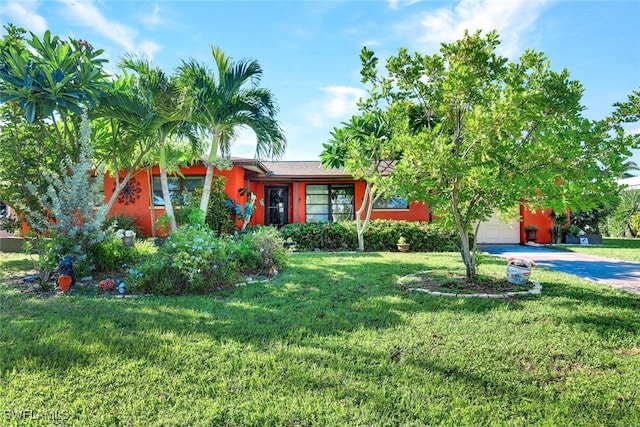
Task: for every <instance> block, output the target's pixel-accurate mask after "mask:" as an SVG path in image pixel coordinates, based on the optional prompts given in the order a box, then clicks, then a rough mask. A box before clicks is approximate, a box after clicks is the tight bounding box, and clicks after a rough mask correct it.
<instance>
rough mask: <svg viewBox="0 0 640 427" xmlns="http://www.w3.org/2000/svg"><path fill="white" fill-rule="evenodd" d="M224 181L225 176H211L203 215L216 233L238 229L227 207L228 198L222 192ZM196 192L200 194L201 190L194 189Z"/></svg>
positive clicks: (225, 180) (231, 231)
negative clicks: (207, 202) (207, 200)
mask: <svg viewBox="0 0 640 427" xmlns="http://www.w3.org/2000/svg"><path fill="white" fill-rule="evenodd" d="M226 183H227V178H226V177H224V176H218V175H214V176H213V181H212V182H211V194H210V196H209V205H208V207H207V215H206V217H205V223H206V224H207V225H208V226H209V228H210V229H211V230H213V231H214V232H215V233H216V234H218V235H222V234H231V233H233V232H234V231H236V230H237V229H238V228H237V227H236V224H235V222H234V221H233V218H232V212H231V210H230V209H229V205H228V202H229V198H228V197H227V195H226V193H225V192H224V189H225V186H226ZM196 194H200V195H201V194H202V191H201V190H196Z"/></svg>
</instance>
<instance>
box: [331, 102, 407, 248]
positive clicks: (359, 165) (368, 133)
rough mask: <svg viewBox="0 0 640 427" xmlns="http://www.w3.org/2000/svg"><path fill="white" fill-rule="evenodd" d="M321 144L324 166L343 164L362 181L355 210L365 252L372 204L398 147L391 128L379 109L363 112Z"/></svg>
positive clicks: (394, 158) (336, 166)
mask: <svg viewBox="0 0 640 427" xmlns="http://www.w3.org/2000/svg"><path fill="white" fill-rule="evenodd" d="M323 147H324V150H323V152H322V154H321V155H320V159H321V162H322V165H323V166H324V167H326V168H340V167H344V169H345V171H347V172H349V173H351V174H352V175H353V176H354V178H356V179H363V180H364V181H365V193H364V200H363V201H362V205H361V206H360V208H359V209H358V210H357V212H356V229H357V234H358V249H359V250H360V251H364V232H365V231H366V229H367V225H368V224H369V219H370V218H371V211H372V209H373V204H374V203H375V201H376V200H377V199H378V198H379V197H380V196H381V195H382V194H383V193H384V184H385V183H387V182H386V181H388V180H387V179H386V178H387V177H388V175H389V172H390V170H391V168H392V166H393V161H394V160H396V159H397V158H398V157H399V156H400V150H399V149H398V147H396V146H395V145H394V144H393V143H392V140H391V129H390V127H389V125H388V123H387V121H386V118H385V115H384V114H383V113H382V112H381V111H379V110H375V111H374V112H363V114H362V115H361V116H353V117H351V120H350V121H349V122H345V123H342V127H339V128H338V127H336V128H334V129H333V131H332V132H331V139H330V140H329V142H327V143H325V144H323Z"/></svg>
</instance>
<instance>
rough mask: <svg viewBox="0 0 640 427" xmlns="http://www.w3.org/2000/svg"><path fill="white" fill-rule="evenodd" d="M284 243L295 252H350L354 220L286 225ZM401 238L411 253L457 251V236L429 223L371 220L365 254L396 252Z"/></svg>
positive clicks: (354, 240) (354, 246)
mask: <svg viewBox="0 0 640 427" xmlns="http://www.w3.org/2000/svg"><path fill="white" fill-rule="evenodd" d="M280 231H281V233H282V236H283V237H284V239H285V240H286V241H289V242H293V243H295V245H296V250H299V251H313V250H321V251H353V250H356V249H357V247H358V234H357V230H356V223H355V221H345V222H338V223H331V222H316V223H301V224H287V225H285V226H284V227H282V229H281V230H280ZM400 236H404V238H405V240H406V241H407V243H409V245H410V251H412V252H457V251H459V243H458V242H459V240H460V239H459V237H458V234H457V233H455V232H452V231H445V230H442V229H441V228H439V227H437V226H436V225H434V224H432V223H427V222H415V221H393V220H373V221H371V222H370V223H369V225H368V227H367V230H366V231H365V236H364V246H365V250H366V251H388V252H392V251H397V250H398V248H397V242H398V239H399V238H400Z"/></svg>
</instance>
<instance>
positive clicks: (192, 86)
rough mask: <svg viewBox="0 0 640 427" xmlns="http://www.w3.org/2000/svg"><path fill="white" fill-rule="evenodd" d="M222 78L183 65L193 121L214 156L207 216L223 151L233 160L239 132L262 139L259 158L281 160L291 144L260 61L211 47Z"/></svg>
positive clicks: (181, 81) (202, 203)
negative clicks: (235, 57)
mask: <svg viewBox="0 0 640 427" xmlns="http://www.w3.org/2000/svg"><path fill="white" fill-rule="evenodd" d="M211 54H212V56H213V59H214V61H215V64H216V68H217V75H216V74H214V73H213V72H211V71H210V69H209V68H207V67H206V66H205V65H202V64H200V63H198V62H196V61H195V60H193V59H192V60H189V61H183V64H182V65H181V66H180V67H179V68H178V81H179V86H180V88H181V93H182V100H183V102H184V104H183V105H184V106H185V107H186V108H187V109H188V110H189V112H190V113H189V116H190V120H191V121H193V122H194V123H197V124H198V126H199V127H200V129H201V130H202V131H203V132H204V133H205V134H207V136H208V138H209V141H208V143H209V144H210V145H209V153H208V155H207V159H206V166H207V172H206V176H205V182H204V189H203V191H202V200H201V201H200V210H201V211H202V212H203V213H206V211H207V206H208V204H209V197H210V194H211V181H212V179H213V169H214V162H215V161H216V159H217V156H218V150H220V153H221V155H222V156H225V157H228V156H229V153H230V148H231V144H232V143H233V141H234V138H235V136H236V131H237V130H238V129H239V128H240V127H242V126H246V127H248V128H250V129H252V130H253V131H254V132H255V134H256V136H257V146H256V157H257V158H265V157H270V158H279V157H281V156H282V154H284V150H285V148H286V140H285V137H284V133H283V132H282V129H281V128H280V125H279V124H278V122H277V121H276V119H275V116H276V114H277V112H278V108H277V106H276V103H275V100H274V97H273V95H272V94H271V92H270V91H269V90H268V89H265V88H261V87H258V84H259V82H260V78H261V77H262V68H261V67H260V65H259V64H258V62H257V61H255V60H241V61H233V60H232V59H231V58H229V57H227V56H226V55H225V54H224V52H223V51H222V50H221V49H219V48H217V47H215V46H211Z"/></svg>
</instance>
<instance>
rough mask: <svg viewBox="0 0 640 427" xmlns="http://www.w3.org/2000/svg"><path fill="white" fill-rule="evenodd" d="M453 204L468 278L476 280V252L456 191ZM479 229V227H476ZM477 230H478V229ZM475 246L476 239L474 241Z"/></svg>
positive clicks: (453, 195)
mask: <svg viewBox="0 0 640 427" xmlns="http://www.w3.org/2000/svg"><path fill="white" fill-rule="evenodd" d="M451 205H452V211H453V220H454V222H455V224H456V229H457V230H458V236H460V254H461V255H462V262H463V263H464V266H465V271H466V275H467V279H469V280H471V281H474V280H475V279H476V252H475V250H473V251H472V250H471V247H470V246H469V232H468V231H467V229H466V228H465V227H464V226H463V224H462V221H461V220H460V211H459V210H458V198H457V194H456V193H455V191H454V192H453V194H452V197H451ZM476 230H477V228H476ZM476 232H477V231H476ZM474 248H475V241H474Z"/></svg>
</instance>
